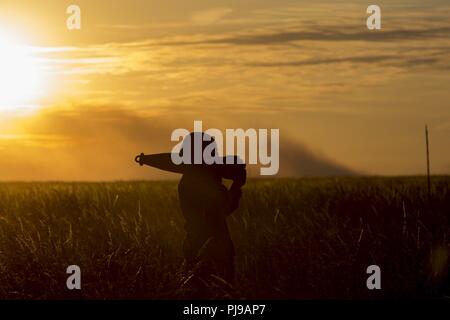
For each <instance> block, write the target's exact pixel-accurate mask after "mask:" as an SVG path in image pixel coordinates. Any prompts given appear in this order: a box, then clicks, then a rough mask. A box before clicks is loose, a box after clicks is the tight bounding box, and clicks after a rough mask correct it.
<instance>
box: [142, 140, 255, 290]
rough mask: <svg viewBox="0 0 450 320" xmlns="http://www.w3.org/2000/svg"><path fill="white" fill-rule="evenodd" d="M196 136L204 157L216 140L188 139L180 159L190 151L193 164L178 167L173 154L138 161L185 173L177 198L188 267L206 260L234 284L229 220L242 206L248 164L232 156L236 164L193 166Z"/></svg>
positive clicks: (158, 155)
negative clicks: (182, 224)
mask: <svg viewBox="0 0 450 320" xmlns="http://www.w3.org/2000/svg"><path fill="white" fill-rule="evenodd" d="M196 135H198V136H197V137H199V141H202V148H201V151H202V154H203V151H204V150H205V148H206V147H207V146H208V145H210V144H211V143H214V144H215V141H214V139H213V138H211V137H209V136H207V135H206V134H205V133H200V132H195V133H191V134H190V135H188V136H187V137H185V139H184V141H183V144H182V148H181V151H180V156H183V153H184V152H186V151H187V150H190V160H191V161H190V163H191V164H180V165H175V164H174V163H173V162H172V160H171V154H170V153H162V154H154V155H144V154H141V155H139V156H137V157H136V159H135V161H136V162H138V163H139V164H140V165H144V164H145V165H149V166H152V167H155V168H158V169H162V170H166V171H170V172H176V173H180V174H182V178H181V180H180V182H179V184H178V197H179V201H180V206H181V211H182V213H183V217H184V220H185V231H186V237H185V239H184V243H183V254H184V258H185V265H186V266H188V268H189V267H191V268H193V267H194V266H195V265H197V264H198V263H199V262H205V261H206V262H207V263H208V265H209V266H211V267H212V269H213V270H214V271H213V272H214V273H215V274H216V275H219V276H220V277H222V278H223V279H225V280H227V281H228V282H232V281H233V279H234V256H235V251H234V246H233V242H232V240H231V237H230V233H229V230H228V226H227V222H226V217H227V216H228V215H230V214H231V213H232V212H233V211H235V210H236V209H237V208H238V206H239V201H240V198H241V195H242V191H241V188H242V186H243V185H244V184H245V182H246V170H245V164H243V163H242V161H240V159H239V158H238V157H236V156H233V157H232V160H233V163H234V164H226V159H227V158H229V157H223V158H222V163H223V164H210V165H208V164H206V163H204V162H203V160H202V163H200V164H193V163H194V161H193V160H194V151H195V149H194V141H195V137H196ZM204 137H207V138H208V139H203V138H204ZM203 140H208V141H203ZM214 156H215V155H214ZM224 178H225V179H230V180H232V181H233V183H232V185H231V187H230V189H227V188H226V187H225V186H224V185H223V184H222V179H224Z"/></svg>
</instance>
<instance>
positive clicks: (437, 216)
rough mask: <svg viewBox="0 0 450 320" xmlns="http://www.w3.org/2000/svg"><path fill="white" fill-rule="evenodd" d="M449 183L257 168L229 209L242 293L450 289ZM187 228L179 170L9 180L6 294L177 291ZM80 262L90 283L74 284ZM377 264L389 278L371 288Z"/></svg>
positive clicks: (1, 189) (165, 294)
mask: <svg viewBox="0 0 450 320" xmlns="http://www.w3.org/2000/svg"><path fill="white" fill-rule="evenodd" d="M449 189H450V178H448V177H436V178H434V184H433V190H432V195H431V198H429V197H428V193H427V188H426V179H424V178H421V177H417V178H415V177H411V178H339V179H334V178H318V179H280V180H251V181H250V182H249V183H248V184H247V186H246V187H245V190H244V197H243V199H242V203H241V207H240V209H239V210H238V211H237V212H236V213H235V214H233V215H232V216H231V217H230V218H229V226H230V229H231V233H232V238H233V240H234V242H235V246H236V251H237V256H236V269H237V270H236V271H237V279H236V283H235V290H234V291H233V293H232V297H234V298H276V299H285V298H290V299H301V298H393V297H418V296H419V297H420V296H442V295H444V294H446V293H447V294H448V290H449V282H448V279H449V257H450V193H449ZM183 236H184V234H183V219H182V216H181V212H180V210H179V206H178V199H177V184H176V182H116V183H2V184H0V298H3V299H5V298H8V299H50V298H51V299H65V298H89V299H105V298H106V299H128V298H138V299H169V298H177V297H178V295H177V292H178V290H177V289H178V288H179V286H180V281H181V279H180V273H179V269H180V264H181V263H182V258H181V245H182V240H183ZM72 264H76V265H79V266H80V267H81V271H82V290H80V291H77V290H73V291H70V290H68V289H67V288H66V279H67V276H68V275H67V274H66V268H67V266H69V265H72ZM371 264H376V265H378V266H380V268H381V275H382V276H381V279H382V289H381V290H368V289H367V288H366V279H367V277H368V275H367V274H366V268H367V267H368V266H369V265H371ZM216 297H220V295H216ZM227 297H229V296H227Z"/></svg>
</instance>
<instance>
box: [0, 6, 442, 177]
mask: <svg viewBox="0 0 450 320" xmlns="http://www.w3.org/2000/svg"><path fill="white" fill-rule="evenodd" d="M70 4H77V5H79V6H80V7H81V18H82V29H81V30H78V31H69V30H68V29H67V28H66V19H67V17H68V15H67V14H66V9H67V7H68V6H69V5H70ZM369 4H378V5H379V6H380V7H381V10H382V30H380V31H369V30H367V27H366V18H367V16H368V14H367V13H366V8H367V6H368V5H369ZM0 72H1V74H0V180H60V179H63V180H111V179H141V178H142V179H143V178H159V177H167V175H161V173H160V172H157V170H155V169H150V168H148V169H147V170H144V169H142V168H139V167H138V166H136V165H135V164H134V163H133V158H134V156H135V155H136V154H138V153H140V152H145V153H152V152H166V151H170V150H171V148H172V147H173V145H174V143H172V142H171V141H170V133H171V132H172V130H174V129H176V128H187V129H190V130H192V128H193V121H194V120H203V123H204V127H205V128H221V129H224V128H239V127H241V128H244V129H245V128H256V129H257V128H279V129H280V148H281V150H280V151H281V154H280V162H281V167H280V175H283V176H291V175H292V176H302V175H334V174H351V173H356V174H369V175H373V174H376V175H410V174H423V173H425V172H426V167H425V163H426V162H425V146H424V126H425V124H428V126H429V129H430V151H431V164H432V172H433V173H436V174H437V173H439V174H450V148H449V145H450V144H449V142H450V2H449V1H448V0H445V1H438V0H427V1H425V0H422V1H410V0H408V1H406V0H391V1H376V2H365V1H344V0H342V1H306V0H305V1H302V0H246V1H243V0H227V1H225V0H190V1H186V0H165V1H154V0H139V1H138V0H127V1H122V0H116V1H106V0H96V1H88V0H73V1H60V0H58V1H54V0H40V1H36V0H1V1H0ZM255 172H256V171H255ZM251 173H252V171H251Z"/></svg>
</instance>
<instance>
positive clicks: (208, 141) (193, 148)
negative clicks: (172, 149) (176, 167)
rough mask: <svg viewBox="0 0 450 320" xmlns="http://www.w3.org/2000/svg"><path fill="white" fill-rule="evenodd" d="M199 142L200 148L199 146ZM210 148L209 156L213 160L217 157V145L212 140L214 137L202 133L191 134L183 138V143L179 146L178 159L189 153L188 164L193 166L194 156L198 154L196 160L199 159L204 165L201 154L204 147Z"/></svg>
mask: <svg viewBox="0 0 450 320" xmlns="http://www.w3.org/2000/svg"><path fill="white" fill-rule="evenodd" d="M199 142H200V146H198V145H199ZM208 146H210V148H211V149H210V150H211V151H212V152H209V154H210V155H211V156H212V157H213V158H215V157H217V156H218V155H217V144H216V142H215V140H214V137H212V136H210V135H208V134H206V133H204V132H191V133H190V134H189V135H187V136H186V137H184V139H183V143H182V145H181V150H180V153H179V154H180V157H183V155H184V153H185V152H186V151H189V153H190V160H191V161H190V163H191V164H195V162H194V160H195V154H196V153H198V155H197V159H201V163H202V164H205V162H204V159H203V152H204V151H205V149H206V147H208Z"/></svg>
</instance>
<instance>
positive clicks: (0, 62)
mask: <svg viewBox="0 0 450 320" xmlns="http://www.w3.org/2000/svg"><path fill="white" fill-rule="evenodd" d="M43 93H44V76H43V72H42V68H41V66H40V65H39V62H38V59H37V57H35V56H33V50H32V48H31V47H29V46H26V45H24V44H22V43H20V42H19V41H17V40H16V39H15V38H14V37H12V36H10V35H9V34H5V33H2V32H0V111H15V110H17V111H18V110H23V109H28V108H32V107H34V106H36V103H37V101H36V99H37V98H39V97H41V96H42V95H43Z"/></svg>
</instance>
